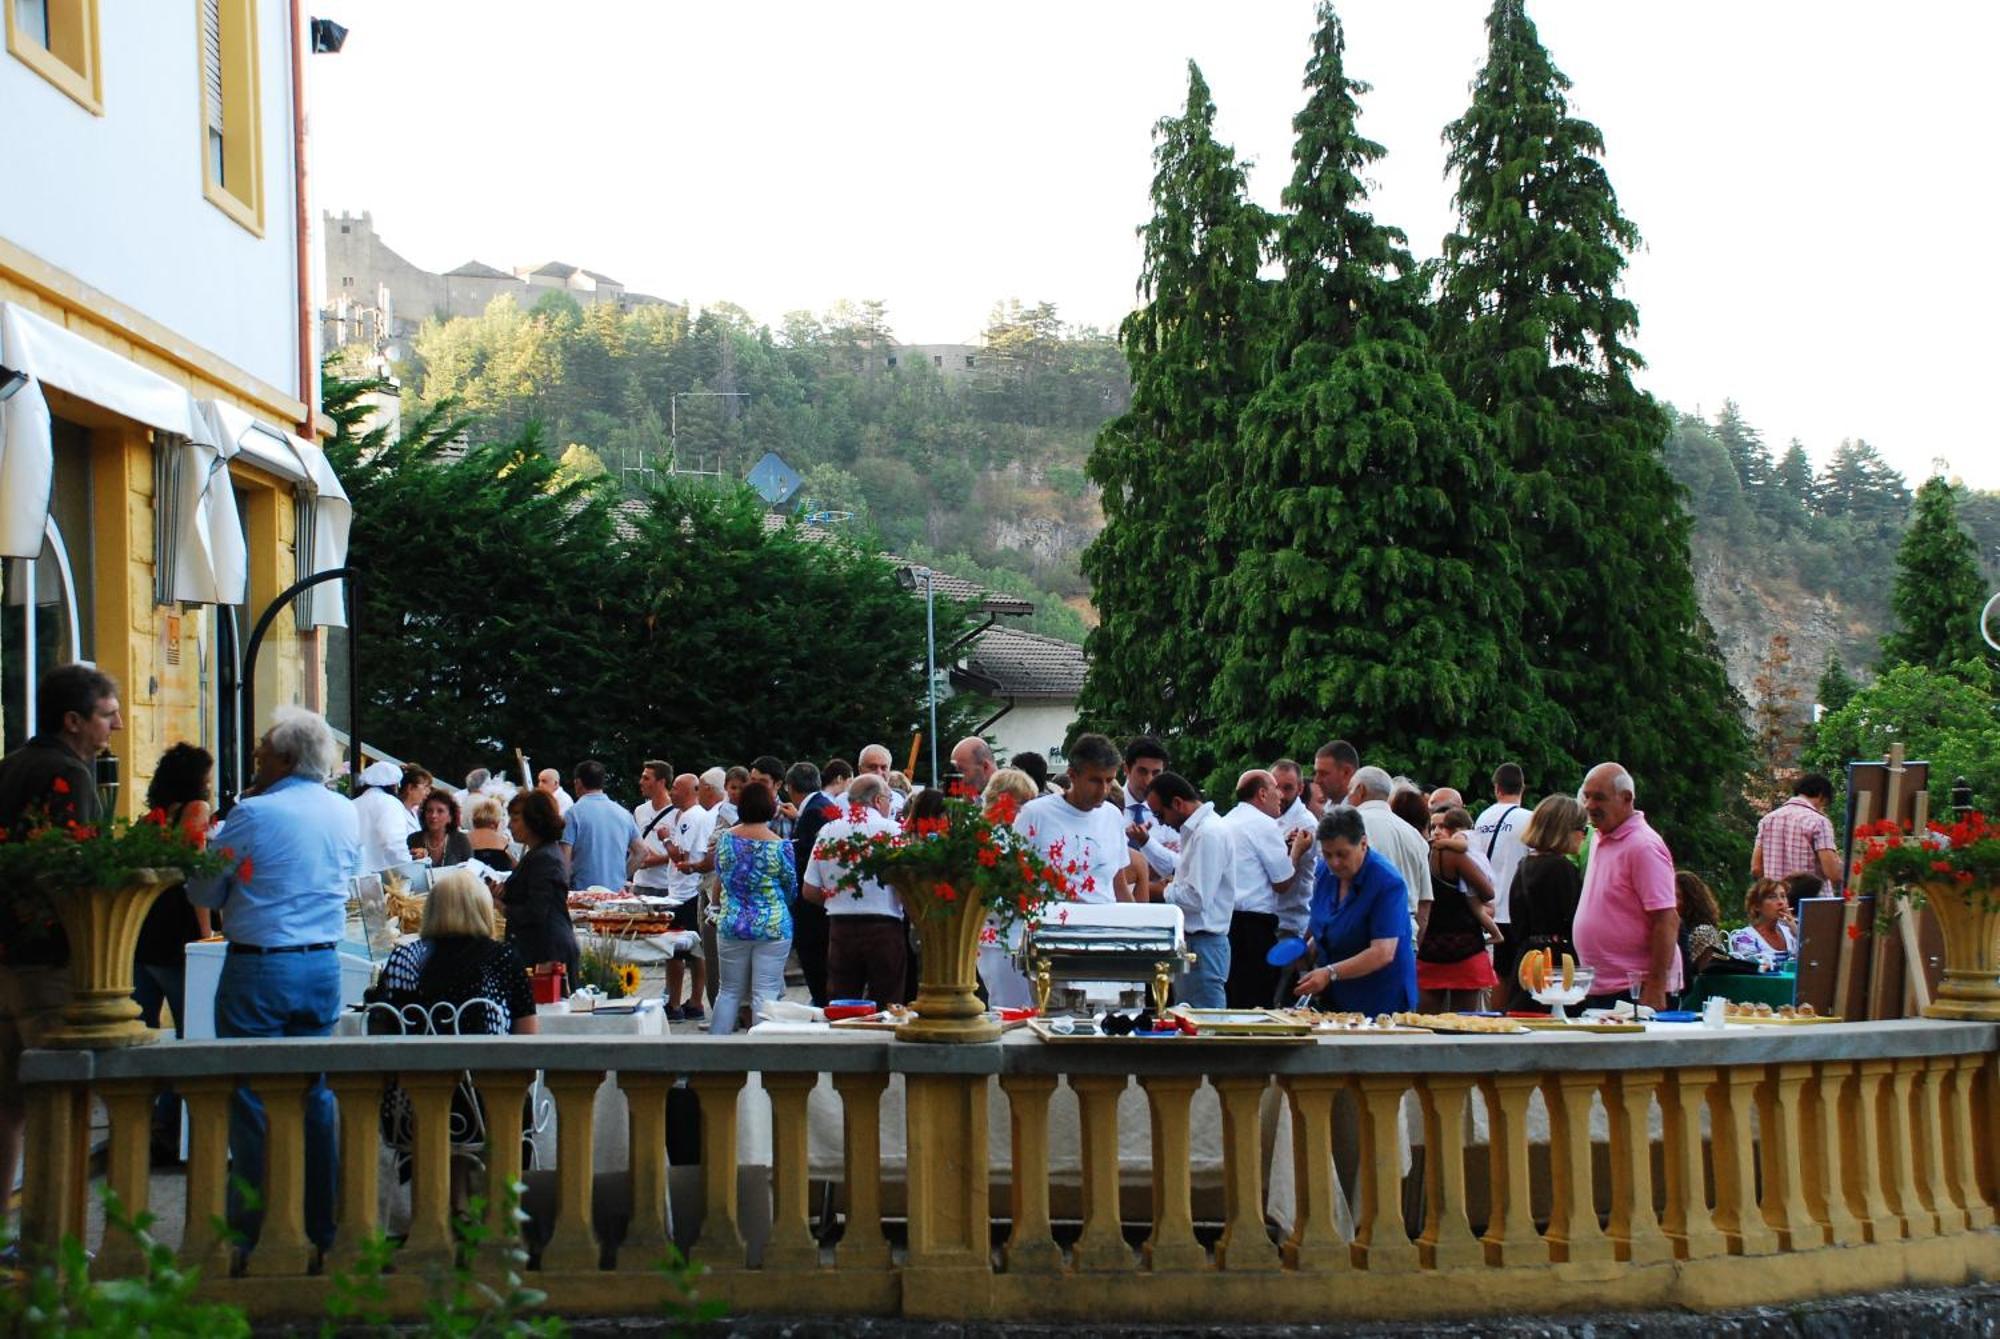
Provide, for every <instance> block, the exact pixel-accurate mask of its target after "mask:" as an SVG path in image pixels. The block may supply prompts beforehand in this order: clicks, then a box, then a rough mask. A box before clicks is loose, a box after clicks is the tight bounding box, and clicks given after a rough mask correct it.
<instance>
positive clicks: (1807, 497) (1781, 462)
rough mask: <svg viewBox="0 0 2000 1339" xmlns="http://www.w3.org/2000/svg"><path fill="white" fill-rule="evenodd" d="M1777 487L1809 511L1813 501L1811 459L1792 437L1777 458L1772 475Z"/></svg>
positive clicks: (1796, 439)
mask: <svg viewBox="0 0 2000 1339" xmlns="http://www.w3.org/2000/svg"><path fill="white" fill-rule="evenodd" d="M1774 477H1775V479H1776V481H1777V484H1778V487H1780V488H1782V489H1784V490H1785V492H1786V493H1787V494H1788V495H1790V496H1791V497H1792V498H1793V499H1794V500H1795V501H1797V503H1798V504H1799V505H1800V506H1801V507H1804V508H1805V509H1807V510H1808V511H1810V510H1811V509H1812V506H1813V502H1814V487H1813V472H1812V461H1810V460H1808V459H1807V458H1806V449H1805V447H1804V446H1802V445H1800V444H1799V439H1798V438H1796V437H1794V438H1792V442H1791V445H1790V446H1787V447H1786V448H1785V454H1784V455H1782V456H1780V457H1779V458H1778V472H1777V474H1776V475H1775V476H1774Z"/></svg>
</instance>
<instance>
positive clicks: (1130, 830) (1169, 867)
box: [1125, 735, 1181, 902]
mask: <svg viewBox="0 0 2000 1339" xmlns="http://www.w3.org/2000/svg"><path fill="white" fill-rule="evenodd" d="M1171 761H1172V760H1171V759H1170V758H1168V757H1167V746H1166V745H1164V744H1162V743H1161V742H1160V741H1159V740H1157V739H1155V738H1154V737H1153V736H1151V735H1134V736H1132V738H1130V739H1128V740H1127V741H1125V840H1126V841H1127V842H1129V843H1130V844H1131V847H1132V849H1133V850H1135V851H1138V852H1141V853H1142V854H1143V855H1144V856H1145V857H1146V868H1147V870H1148V871H1149V874H1150V877H1149V878H1148V880H1147V888H1146V891H1145V893H1144V895H1143V896H1135V898H1134V900H1135V901H1141V902H1156V901H1158V900H1159V899H1160V898H1161V896H1163V895H1164V894H1165V892H1166V887H1167V880H1168V879H1171V878H1173V876H1174V865H1175V864H1176V862H1178V861H1179V859H1180V851H1181V836H1180V834H1179V833H1178V832H1175V831H1174V830H1173V829H1172V828H1169V827H1165V826H1163V825H1162V824H1161V823H1160V821H1159V820H1158V819H1157V818H1155V817H1154V816H1153V810H1152V808H1151V806H1149V805H1148V804H1147V803H1146V790H1147V788H1148V787H1150V786H1151V785H1152V784H1153V778H1154V777H1156V776H1158V775H1159V774H1160V773H1162V772H1164V771H1166V770H1167V767H1168V765H1169V763H1170V762H1171Z"/></svg>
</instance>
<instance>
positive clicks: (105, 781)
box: [97, 749, 118, 814]
mask: <svg viewBox="0 0 2000 1339" xmlns="http://www.w3.org/2000/svg"><path fill="white" fill-rule="evenodd" d="M97 804H98V809H99V812H101V813H107V814H113V813H116V812H118V755H117V754H115V753H113V752H112V751H111V750H110V749H105V750H104V751H103V752H101V753H99V754H98V755H97Z"/></svg>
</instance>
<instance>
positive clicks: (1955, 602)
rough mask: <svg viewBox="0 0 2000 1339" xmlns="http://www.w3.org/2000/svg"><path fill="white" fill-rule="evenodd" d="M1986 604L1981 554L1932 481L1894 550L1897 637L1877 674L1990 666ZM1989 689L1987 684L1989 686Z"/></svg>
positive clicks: (1947, 488) (1938, 482) (1945, 489)
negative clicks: (1983, 634) (1983, 635)
mask: <svg viewBox="0 0 2000 1339" xmlns="http://www.w3.org/2000/svg"><path fill="white" fill-rule="evenodd" d="M1985 603H1986V583H1985V582H1984V581H1983V580H1982V579H1981V578H1980V575H1979V550H1978V547H1977V546H1976V545H1975V544H1974V543H1973V542H1972V536H1970V535H1968V534H1967V533H1966V532H1965V527H1964V526H1962V525H1960V524H1959V523H1958V499H1957V497H1956V496H1955V495H1954V494H1953V492H1952V488H1951V485H1950V484H1948V483H1946V482H1945V481H1944V480H1943V479H1942V478H1939V477H1936V476H1933V477H1932V478H1931V479H1930V480H1929V481H1928V482H1926V483H1925V484H1924V486H1923V487H1922V488H1920V489H1918V490H1917V504H1916V509H1915V511H1914V512H1913V514H1912V515H1911V518H1910V528H1909V529H1908V530H1906V531H1904V533H1903V544H1902V547H1901V548H1899V549H1898V550H1897V551H1896V590H1895V594H1894V596H1893V597H1892V598H1891V604H1892V606H1893V608H1894V610H1895V614H1896V630H1895V631H1894V632H1892V633H1890V634H1889V635H1888V636H1886V637H1884V638H1883V639H1882V667H1883V668H1884V669H1888V668H1890V667H1892V666H1895V665H1922V666H1924V667H1926V668H1929V669H1938V670H1947V671H1949V670H1952V669H1953V668H1954V667H1955V666H1957V665H1959V664H1962V663H1965V662H1971V664H1972V665H1973V666H1975V667H1977V666H1981V665H1985V664H1987V663H1988V662H1987V651H1986V647H1985V645H1984V643H1983V642H1982V641H1981V639H1980V636H1979V628H1978V619H1979V611H1980V608H1981V606H1983V605H1984V604H1985ZM1989 686H1990V682H1989Z"/></svg>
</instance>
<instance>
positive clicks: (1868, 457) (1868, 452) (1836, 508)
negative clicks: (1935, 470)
mask: <svg viewBox="0 0 2000 1339" xmlns="http://www.w3.org/2000/svg"><path fill="white" fill-rule="evenodd" d="M1817 494H1818V502H1819V508H1820V511H1821V512H1822V513H1824V514H1825V515H1828V516H1840V517H1845V518H1847V519H1848V520H1850V521H1852V522H1853V523H1854V524H1855V525H1856V526H1858V527H1861V528H1862V529H1863V530H1864V531H1870V532H1873V533H1874V534H1876V535H1878V536H1888V535H1893V534H1895V533H1896V532H1897V530H1899V529H1900V528H1901V527H1902V524H1903V520H1904V517H1905V516H1906V515H1907V514H1908V512H1909V508H1910V487H1909V485H1908V484H1907V483H1906V482H1904V480H1903V476H1902V475H1901V474H1898V473H1897V472H1896V469H1895V467H1894V466H1892V465H1890V464H1889V462H1888V461H1886V460H1884V459H1882V453H1881V452H1879V451H1877V450H1876V449H1875V448H1874V447H1872V446H1870V445H1869V444H1868V443H1866V442H1864V441H1862V440H1860V439H1859V438H1848V439H1845V440H1843V441H1842V442H1841V444H1840V445H1839V446H1837V447H1835V448H1834V452H1833V458H1832V459H1831V460H1829V461H1827V463H1826V469H1825V470H1823V471H1822V472H1821V474H1820V479H1819V487H1818V489H1817Z"/></svg>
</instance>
